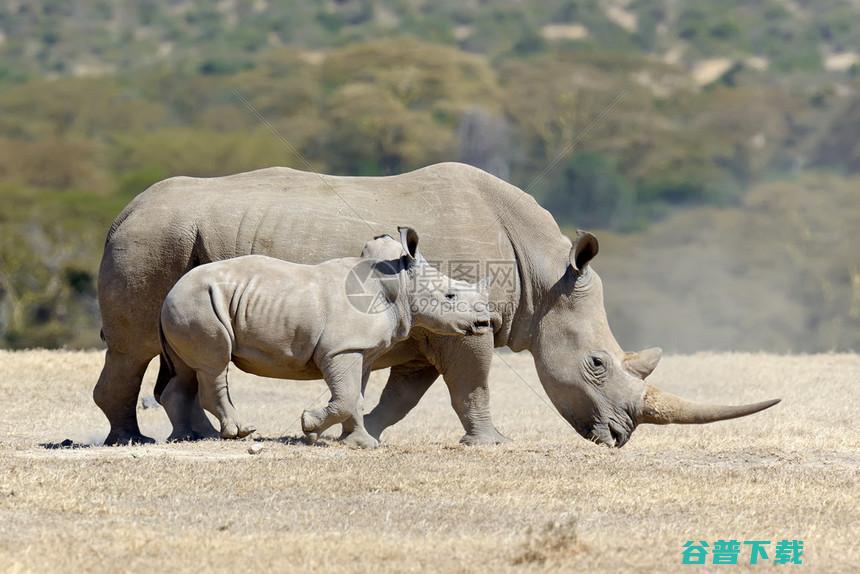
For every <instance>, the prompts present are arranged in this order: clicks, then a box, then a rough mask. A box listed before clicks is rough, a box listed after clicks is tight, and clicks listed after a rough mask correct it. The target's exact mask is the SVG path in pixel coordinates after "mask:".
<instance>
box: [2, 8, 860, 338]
mask: <svg viewBox="0 0 860 574" xmlns="http://www.w3.org/2000/svg"><path fill="white" fill-rule="evenodd" d="M858 16H860V9H858V6H857V5H856V3H850V2H846V1H843V0H821V1H819V2H816V3H814V4H813V3H812V2H806V1H794V2H784V1H781V0H762V1H759V2H735V1H732V2H730V3H729V4H719V5H717V4H715V3H713V2H706V1H705V0H691V1H688V2H683V3H678V2H673V1H669V0H617V1H611V2H598V1H597V0H550V1H547V2H540V3H524V2H520V1H516V0H502V1H498V2H492V3H489V2H482V1H479V0H465V1H463V0H442V1H437V2H428V1H423V0H327V1H324V2H314V3H310V2H297V1H287V2H273V1H271V0H217V1H216V0H201V1H196V2H191V1H188V0H170V1H165V2H156V1H149V0H147V1H141V2H134V3H131V2H128V3H126V2H122V3H119V2H110V1H109V0H77V1H75V2H67V1H64V0H31V1H23V0H9V1H7V2H4V3H3V4H2V5H0V201H2V204H3V206H4V207H3V209H2V210H0V347H3V346H7V347H25V346H34V345H38V346H47V347H55V346H62V345H68V346H73V347H78V346H93V345H98V344H99V339H98V325H99V320H98V313H97V303H96V299H95V277H96V276H97V268H98V260H99V257H100V255H101V248H102V242H103V238H104V233H105V231H106V229H107V228H108V226H109V225H110V222H111V220H112V218H113V217H114V216H115V215H116V214H117V213H118V212H119V210H120V209H121V208H122V206H123V205H124V204H125V203H126V202H127V201H129V200H130V199H131V198H132V197H133V196H134V195H135V194H137V193H140V192H141V191H143V190H144V189H146V187H147V186H148V185H150V184H152V183H154V182H155V181H158V180H160V179H163V178H165V177H169V176H171V175H180V174H181V175H194V176H213V175H221V174H227V173H235V172H239V171H245V170H250V169H255V168H259V167H267V166H271V165H287V166H292V167H298V168H302V169H304V168H307V167H308V166H310V168H311V169H315V170H319V171H325V172H328V173H339V174H359V175H376V174H391V173H398V172H402V171H407V170H410V169H414V168H417V167H421V166H423V165H427V164H429V163H433V162H437V161H445V160H459V161H465V162H467V163H471V164H473V165H476V166H478V167H481V168H483V169H486V170H487V171H490V172H491V173H494V174H496V175H499V176H500V177H503V178H505V179H507V180H509V181H511V182H513V183H515V184H517V185H519V186H520V187H522V188H523V189H526V190H527V191H528V192H529V193H532V194H533V195H535V197H536V198H537V199H538V200H539V201H540V202H541V203H542V204H543V205H545V206H546V207H547V208H548V209H550V210H551V211H552V212H553V214H554V215H555V216H556V218H557V219H558V220H559V222H560V223H562V225H567V226H580V227H589V228H595V229H602V230H610V231H612V232H615V233H620V234H621V235H619V236H618V239H617V241H619V244H618V245H619V247H617V248H612V249H606V248H604V249H603V250H602V254H601V258H602V259H606V261H607V262H606V264H605V265H606V266H607V271H608V273H609V275H610V276H609V277H608V278H607V284H610V285H611V281H612V280H613V273H614V272H613V271H612V269H613V265H614V264H613V261H614V259H613V258H618V259H617V260H619V261H620V260H626V259H627V258H628V257H630V251H629V250H630V249H631V248H632V247H635V246H636V245H638V244H639V243H640V242H643V241H646V240H647V239H648V238H650V237H651V234H653V233H657V231H656V230H665V229H666V226H670V227H672V228H673V229H674V228H675V227H678V228H679V229H681V228H682V227H683V226H684V225H687V223H684V222H686V221H687V220H686V219H684V218H685V217H691V218H692V217H703V218H705V219H702V220H701V221H699V222H698V224H697V226H694V227H693V228H691V229H690V230H689V234H690V235H689V236H686V235H685V236H683V237H682V238H681V239H678V241H681V242H682V243H684V245H687V246H691V245H696V244H697V241H698V240H697V239H696V237H701V238H704V237H711V234H712V233H714V231H713V230H714V229H720V228H721V227H720V226H721V225H723V224H724V219H731V218H733V217H739V218H740V217H747V216H748V215H749V212H750V210H751V209H752V208H751V207H750V206H751V205H756V206H757V207H756V208H755V209H756V210H759V211H760V212H761V218H762V221H765V222H767V223H768V225H763V224H762V223H761V222H758V223H757V225H755V226H753V227H754V229H761V230H762V231H761V233H764V231H763V230H764V229H765V228H768V229H769V227H768V226H776V227H777V228H778V229H783V227H780V226H785V227H786V228H793V227H792V226H794V225H795V224H796V222H795V221H794V220H792V219H790V217H794V215H791V216H790V214H789V213H788V212H787V211H784V210H783V211H780V210H779V209H777V207H778V206H780V205H782V204H781V203H780V201H781V200H779V199H778V198H779V197H782V196H783V195H784V196H785V197H797V198H798V199H797V201H798V202H805V203H804V208H803V209H804V213H803V215H804V216H812V215H811V214H809V213H806V212H807V211H809V210H813V211H814V210H816V209H818V207H817V206H818V205H819V204H820V205H821V213H822V214H823V213H827V214H828V215H827V217H831V216H832V217H835V218H837V219H838V218H839V217H843V216H844V215H845V213H844V212H843V211H842V210H840V209H838V208H837V207H835V206H836V203H835V202H836V201H837V199H838V201H839V202H848V203H849V204H851V205H852V206H853V205H856V204H857V203H858V198H857V196H856V193H857V191H856V190H857V187H856V184H857V180H856V179H852V177H853V176H852V174H856V173H857V172H860V145H858V143H857V142H858V139H857V137H856V134H857V133H858V132H860V95H858V93H860V67H858V62H860V56H858V55H857V54H855V53H854V52H853V51H852V50H853V49H858V47H860V18H858ZM261 118H264V120H265V121H263V120H262V119H261ZM283 140H286V141H287V142H289V144H286V143H284V141H283ZM298 154H300V155H298ZM813 170H817V171H813ZM825 170H826V171H825ZM809 174H819V175H820V177H822V178H826V180H827V182H828V184H827V185H828V186H829V187H828V189H830V188H832V189H840V190H843V191H842V192H840V193H835V192H834V193H825V192H823V191H821V189H822V188H821V187H820V186H819V185H817V181H818V179H817V178H818V177H819V175H816V176H812V175H809ZM775 182H776V183H775ZM774 186H775V187H774ZM761 190H768V191H767V192H765V191H761ZM852 190H854V191H852ZM757 193H761V194H766V195H768V194H769V195H768V197H770V195H773V196H774V197H775V198H776V199H773V200H772V201H770V202H765V203H763V204H756V203H754V202H753V203H750V202H752V201H753V198H754V197H756V194H757ZM852 201H853V203H851V202H852ZM702 214H709V215H707V217H706V216H705V215H702ZM730 214H731V215H730ZM768 218H772V219H768ZM679 226H680V227H679ZM816 229H817V228H816ZM772 232H773V230H769V231H768V233H772ZM663 233H665V235H664V237H667V238H669V237H672V238H673V239H672V240H671V241H675V239H674V237H675V236H673V235H672V234H671V233H669V232H668V231H664V232H663ZM696 233H699V234H700V235H698V236H696V235H695V234H696ZM756 233H758V232H756ZM816 233H817V231H816ZM846 233H849V234H850V233H851V228H850V227H846ZM694 236H695V237H694ZM754 236H755V237H756V238H757V239H760V238H758V235H754ZM777 236H779V235H777ZM844 239H847V237H843V240H844ZM612 241H615V239H612ZM665 241H666V244H665V245H662V246H661V247H660V249H665V250H668V251H669V252H671V249H670V247H669V246H668V244H669V243H671V241H670V240H669V239H666V240H665ZM773 249H777V250H778V249H782V247H779V246H778V245H777V243H776V242H775V241H773V240H772V239H770V238H768V239H767V240H766V241H754V242H751V243H749V244H747V246H746V247H745V248H741V249H740V251H739V253H738V254H737V256H738V262H741V261H747V260H752V259H753V258H754V257H757V255H756V253H758V250H763V251H761V252H762V253H765V252H766V253H770V251H767V250H773ZM779 257H780V256H774V257H769V258H768V257H765V258H764V260H763V261H761V262H759V265H760V268H759V269H760V271H759V273H760V274H761V275H762V276H763V277H764V276H768V277H769V276H770V275H768V274H769V273H771V271H773V273H778V272H777V271H775V269H777V267H778V266H777V264H776V262H777V261H779V260H780V259H779ZM818 257H819V258H822V259H823V260H827V261H830V262H831V263H827V264H826V265H824V264H823V263H822V264H823V265H824V267H821V268H820V269H819V268H816V269H819V271H821V272H822V273H824V274H825V275H826V277H827V279H826V281H827V282H828V283H827V284H828V285H831V286H833V287H832V297H834V299H832V300H830V299H826V298H825V299H821V301H823V302H821V301H818V300H817V299H815V297H817V296H818V295H815V296H813V295H810V293H813V292H815V290H814V289H813V288H812V287H809V288H808V289H807V290H805V291H804V290H802V289H801V290H798V289H800V288H799V287H797V288H796V289H795V286H796V283H790V285H792V289H784V288H783V289H782V290H781V291H780V296H782V297H787V298H788V299H787V301H790V302H791V303H792V305H794V304H798V305H800V304H801V303H802V305H801V306H800V307H798V309H801V308H802V309H804V314H803V316H807V315H809V314H810V313H811V314H812V315H814V316H815V319H814V320H813V319H810V320H809V321H810V322H809V323H807V327H808V328H809V330H808V332H805V333H803V334H801V333H800V332H795V331H790V330H786V329H784V328H782V326H780V325H779V324H778V321H777V322H774V323H773V324H766V325H762V326H761V327H760V328H752V327H751V326H750V327H749V329H748V331H745V332H748V333H749V337H750V339H749V340H748V341H746V340H744V339H737V338H736V340H737V341H738V345H739V346H743V347H744V348H758V347H761V348H767V349H775V350H778V349H787V348H792V349H795V350H813V349H816V350H817V349H825V348H831V347H832V348H860V331H858V330H857V329H856V324H855V323H852V322H851V321H852V320H853V319H851V320H849V319H848V318H846V319H845V320H844V321H842V322H841V323H840V322H839V321H838V320H836V319H835V317H838V316H840V315H839V314H840V313H842V311H844V309H842V307H840V306H839V305H841V303H838V304H837V303H836V302H835V301H842V300H843V299H844V297H845V296H847V295H845V293H846V292H845V291H841V290H840V289H842V288H843V287H844V281H843V280H844V278H845V277H846V275H845V273H849V272H848V271H845V270H846V269H853V268H854V267H857V268H860V263H858V256H857V255H855V254H853V253H852V252H851V251H850V250H848V251H846V250H840V249H836V250H833V249H828V250H826V251H825V252H824V253H818ZM721 263H725V264H726V265H728V268H729V269H736V268H737V267H736V265H739V264H740V263H732V264H729V263H726V262H725V261H722V260H721ZM733 265H735V266H733ZM828 265H829V266H828ZM852 266H854V267H852ZM632 268H633V267H631V269H632ZM837 269H838V270H839V271H836V270H837ZM840 273H841V275H840ZM850 273H855V275H856V272H854V271H851V272H850ZM850 273H849V274H850ZM855 275H851V277H855ZM666 276H668V277H674V276H675V275H673V274H668V275H663V277H666ZM705 276H707V274H705V275H702V278H701V279H699V281H700V282H702V281H705V279H704V277H705ZM773 276H774V277H775V276H778V275H773ZM637 277H638V279H636V282H635V283H632V282H633V281H634V278H633V277H627V278H626V279H625V281H626V284H628V285H629V284H636V285H638V284H640V283H642V282H645V281H652V283H651V284H652V285H657V284H661V283H660V281H657V279H655V278H652V277H650V276H649V275H648V274H647V273H644V274H643V275H641V276H637ZM857 277H858V278H857V279H856V281H857V283H856V287H855V288H856V289H860V276H857ZM679 280H680V279H679ZM853 280H854V279H852V281H853ZM822 281H825V279H822ZM840 281H843V282H840ZM622 284H624V283H622ZM683 284H684V285H685V286H686V287H688V288H689V289H690V290H691V291H692V290H696V289H698V287H699V285H700V284H699V283H695V280H694V278H693V277H688V278H685V279H683ZM852 285H854V283H852ZM781 286H782V287H784V284H782V283H778V284H774V285H773V287H774V288H775V289H779V288H780V287H781ZM838 286H841V287H838ZM665 287H666V292H667V293H672V292H673V291H672V286H671V285H666V286H665ZM823 292H824V291H821V293H823ZM610 293H611V292H610ZM815 293H818V292H815ZM819 295H820V293H819ZM822 297H823V295H822ZM850 297H856V298H857V301H860V294H856V293H855V294H854V295H851V296H850ZM850 297H849V298H850ZM609 298H610V302H612V301H613V295H610V297H609ZM716 300H717V301H722V299H716ZM614 301H616V302H618V301H625V298H624V297H621V296H619V295H618V294H617V293H616V295H615V299H614ZM828 301H829V302H828ZM856 304H857V305H860V303H856ZM705 307H707V305H705V306H703V307H702V308H705ZM656 308H659V307H655V309H656ZM691 308H692V307H691ZM766 308H767V307H766V306H763V307H762V309H766ZM789 308H793V307H790V306H789V307H786V309H789ZM851 309H853V307H852V308H851ZM858 309H860V307H858ZM628 312H629V313H635V306H633V307H631V309H630V310H629V311H628ZM762 312H764V311H762ZM850 312H852V313H853V312H855V311H850ZM612 313H613V320H614V321H615V322H617V323H618V324H619V325H620V326H619V329H620V330H621V337H622V339H623V338H624V336H625V333H626V334H630V335H631V337H634V338H635V336H636V335H635V333H639V332H643V333H645V334H650V333H652V332H653V331H649V330H648V329H645V328H644V327H642V326H641V325H639V324H638V323H636V324H634V322H633V320H632V319H625V318H624V317H625V316H624V315H623V314H622V315H621V316H620V317H621V318H620V319H617V320H616V319H615V317H616V316H617V315H618V313H621V311H618V312H616V311H612ZM773 313H774V314H776V311H775V310H774V311H773ZM856 313H858V314H860V311H856ZM646 315H647V314H646ZM670 316H671V315H667V317H670ZM750 316H751V317H753V316H755V317H758V316H759V315H758V314H752V315H750ZM726 317H734V315H733V314H732V313H730V312H728V311H727V315H726ZM735 319H737V318H735ZM735 319H732V320H735ZM726 320H728V319H726ZM739 320H740V319H738V321H739ZM768 320H769V319H768ZM816 321H817V322H816ZM654 324H660V323H659V321H657V322H656V323H654ZM732 324H733V325H738V324H744V325H747V323H745V322H744V321H741V322H740V323H738V322H735V323H732ZM637 325H639V326H637ZM822 325H826V329H825V328H824V327H822ZM813 327H814V329H813ZM667 328H668V326H667ZM643 329H644V331H643ZM726 329H729V328H728V327H727V328H726ZM852 329H853V331H852ZM824 330H826V331H827V332H826V333H825V332H824ZM681 332H683V329H682V330H680V331H678V333H681ZM715 332H716V331H715ZM726 332H728V331H726ZM852 332H853V333H854V334H852ZM757 333H760V335H757ZM775 333H782V335H784V336H782V335H780V336H777V335H776V334H775ZM672 340H673V341H674V340H675V339H672ZM694 340H696V339H695V338H693V337H686V338H682V339H677V348H684V349H688V346H685V345H686V343H685V342H689V341H694ZM726 340H728V339H721V338H719V337H715V338H714V339H713V340H711V339H703V340H702V344H708V345H722V344H723V342H725V341H726ZM740 341H745V342H743V343H741V342H740ZM660 344H663V345H664V346H666V347H667V348H673V347H672V346H671V345H670V344H669V343H660Z"/></svg>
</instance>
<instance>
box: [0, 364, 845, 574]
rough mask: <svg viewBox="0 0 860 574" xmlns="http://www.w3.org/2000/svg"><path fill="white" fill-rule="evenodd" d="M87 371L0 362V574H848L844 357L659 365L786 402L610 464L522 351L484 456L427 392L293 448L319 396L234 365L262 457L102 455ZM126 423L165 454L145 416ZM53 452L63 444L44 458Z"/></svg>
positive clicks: (235, 384) (196, 449)
mask: <svg viewBox="0 0 860 574" xmlns="http://www.w3.org/2000/svg"><path fill="white" fill-rule="evenodd" d="M506 363H507V364H506ZM100 365H101V353H99V352H48V351H26V352H18V353H7V352H3V353H0V572H45V571H64V572H81V571H96V572H99V571H101V572H114V571H130V572H157V571H168V570H170V571H177V572H184V571H188V572H192V571H193V572H199V571H205V570H215V571H233V572H237V571H241V572H250V571H267V572H269V571H273V572H274V571H278V572H303V571H314V572H333V571H341V572H344V571H359V572H389V571H390V572H408V571H415V572H417V571H442V572H508V571H509V572H520V571H522V572H532V571H544V570H549V571H568V572H571V571H576V572H621V571H631V572H675V571H679V572H686V571H690V572H692V571H701V568H700V567H694V566H682V565H681V563H680V557H681V545H682V544H683V542H684V541H686V540H687V539H696V540H700V539H701V540H707V541H711V542H713V541H714V540H717V539H721V538H724V539H731V538H735V539H739V540H741V541H743V540H747V539H750V540H751V539H759V540H761V539H764V540H772V541H774V542H775V541H777V540H780V539H783V538H786V539H802V540H804V541H805V544H806V554H805V556H804V564H803V565H802V566H778V567H777V566H773V565H772V564H769V563H768V564H764V565H757V566H753V567H750V566H748V565H746V562H747V553H746V551H742V553H741V558H740V560H739V562H740V565H739V566H719V567H713V566H709V567H708V568H709V569H710V570H718V571H725V572H738V571H745V570H752V571H757V570H763V571H773V570H774V569H777V570H779V569H781V568H784V569H786V570H792V571H798V572H801V571H803V572H807V571H808V572H812V571H815V572H828V573H830V572H857V571H858V566H857V564H858V560H860V551H858V536H860V489H858V482H860V430H858V424H857V421H858V417H860V405H858V401H857V399H858V385H860V357H858V356H856V355H819V356H789V357H779V356H772V355H738V354H698V355H693V356H676V357H668V358H666V359H664V361H663V363H662V364H661V365H660V367H659V368H658V369H657V371H656V372H655V374H654V375H653V380H654V382H655V383H656V384H658V385H660V386H662V387H663V388H665V389H666V390H670V391H673V392H676V393H678V394H683V395H685V396H688V397H690V398H694V399H701V400H713V401H726V402H735V401H754V400H759V399H766V398H771V397H775V396H781V397H782V398H783V399H784V400H783V403H782V404H780V405H778V406H777V407H775V408H773V409H771V410H769V411H766V412H764V413H761V414H758V415H755V416H752V417H749V418H745V419H742V420H737V421H729V422H723V423H717V424H714V425H707V426H703V427H681V426H676V427H653V426H651V427H642V428H640V429H639V430H637V432H636V433H635V434H634V436H633V439H632V440H631V442H630V443H629V444H628V445H627V446H626V447H624V448H623V449H620V450H610V449H607V448H603V447H598V446H595V445H593V444H590V443H588V442H586V441H585V440H583V439H581V438H579V437H578V436H577V435H576V434H575V433H574V432H573V430H572V429H570V428H569V427H568V426H567V425H566V424H565V423H564V422H563V421H561V420H560V419H559V417H558V416H556V414H555V413H554V411H553V410H551V409H550V407H548V405H547V403H546V402H545V401H546V398H545V396H544V394H543V391H542V390H541V389H540V385H539V383H538V381H537V377H536V375H535V372H534V368H533V366H532V362H531V358H530V357H529V356H528V355H526V354H523V355H510V354H508V355H503V356H502V357H501V358H497V360H496V363H495V366H494V371H493V374H492V380H493V387H492V391H493V410H494V414H495V417H496V422H497V425H498V426H499V428H500V429H501V430H502V432H504V433H505V434H507V435H508V436H509V437H511V438H512V439H513V442H511V443H510V444H505V445H502V446H498V447H479V448H468V447H462V446H460V445H458V444H457V440H458V438H459V437H460V434H461V429H460V426H459V423H458V422H457V420H456V417H455V415H454V413H453V411H452V410H451V408H450V406H449V405H448V398H447V392H446V389H445V387H444V385H443V384H441V383H437V384H436V385H434V387H433V388H432V389H431V391H430V392H429V393H428V395H427V397H425V399H424V400H423V401H422V402H421V404H420V405H419V406H418V408H417V409H416V410H415V411H413V412H412V413H411V414H410V415H409V416H408V417H407V418H406V419H405V420H404V421H402V422H401V423H400V424H399V425H397V426H396V427H394V428H392V429H389V431H388V432H387V434H386V435H385V436H384V438H385V443H384V446H383V447H382V448H380V449H378V450H376V451H372V452H366V451H354V450H349V449H347V448H344V447H342V446H340V445H338V444H336V443H334V442H333V441H331V440H328V441H325V443H326V444H323V445H321V446H313V447H311V446H306V445H304V444H300V443H298V442H297V440H296V438H297V437H298V435H299V414H300V412H301V411H302V409H304V408H305V407H307V406H309V405H310V404H313V403H319V402H322V401H323V400H324V398H325V397H326V396H327V395H324V396H321V394H322V393H323V391H324V384H323V383H322V382H295V383H294V382H285V381H272V380H265V379H258V378H255V377H251V376H248V375H244V374H242V373H239V372H238V370H231V373H232V389H233V396H234V399H235V401H236V404H237V406H238V408H239V409H240V411H242V412H243V413H244V414H245V415H246V419H247V420H248V421H249V422H251V423H253V424H256V426H257V428H258V429H259V437H258V438H257V440H258V441H259V443H260V444H261V445H262V446H263V450H262V452H261V453H259V454H249V453H248V446H249V445H250V444H251V441H247V440H246V441H239V442H219V441H205V442H201V443H197V444H164V443H163V442H162V443H159V444H157V445H155V446H146V447H119V448H107V447H101V446H98V443H99V441H100V440H101V439H102V438H103V437H104V436H105V434H106V432H107V423H106V421H105V420H104V418H103V417H102V415H101V413H100V411H98V409H97V408H96V406H95V405H94V404H93V402H92V400H91V397H90V393H91V389H92V386H93V383H94V381H95V378H96V376H97V374H98V371H99V368H100ZM514 371H516V372H514ZM518 375H519V376H518ZM153 377H154V372H153V369H150V372H149V373H148V376H147V382H146V383H145V385H144V392H143V395H144V396H150V395H151V393H152V384H153ZM383 377H384V373H377V374H375V375H374V377H373V379H372V380H371V384H370V391H369V401H370V403H371V404H372V403H374V402H375V400H376V398H377V397H378V394H379V392H380V389H381V386H382V383H383V381H384V378H383ZM520 377H522V379H521V378H520ZM527 384H528V385H529V386H531V388H532V389H533V390H529V388H527V386H526V385H527ZM139 415H140V419H141V425H142V428H143V430H144V432H146V433H147V434H150V435H151V436H155V437H156V438H158V439H161V440H163V439H164V437H165V436H166V435H167V433H168V426H167V418H166V416H165V415H164V413H163V411H161V409H160V408H149V409H143V408H141V410H140V411H139ZM64 439H71V440H72V441H74V443H75V445H76V447H75V448H59V449H52V448H46V446H45V445H46V443H60V442H62V441H63V440H64ZM772 548H773V547H771V549H772ZM780 571H781V570H780Z"/></svg>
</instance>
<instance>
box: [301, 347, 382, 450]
mask: <svg viewBox="0 0 860 574" xmlns="http://www.w3.org/2000/svg"><path fill="white" fill-rule="evenodd" d="M363 362H364V361H363V358H362V355H361V354H360V353H344V354H341V355H337V356H335V357H332V358H331V359H330V360H329V361H328V362H327V364H325V365H321V370H322V372H323V376H324V377H325V380H326V383H327V384H328V387H329V390H330V391H331V399H329V402H328V404H327V405H326V406H325V407H323V408H321V409H308V410H306V411H305V412H303V413H302V431H304V433H305V435H306V436H307V437H308V440H309V441H311V442H315V441H316V440H317V438H319V435H321V434H322V433H323V432H325V430H326V429H327V428H329V427H330V426H332V425H336V424H338V423H343V424H344V435H342V436H341V438H342V440H343V442H344V443H345V444H347V445H349V446H353V447H358V448H376V447H377V446H379V441H377V440H376V439H375V438H373V437H372V436H370V434H368V432H367V430H365V428H364V415H363V413H362V394H363V393H362V390H363V388H364V385H365V384H367V378H368V376H369V374H370V373H369V370H368V371H367V372H365V370H364V368H363Z"/></svg>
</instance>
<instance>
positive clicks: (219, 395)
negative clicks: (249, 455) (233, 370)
mask: <svg viewBox="0 0 860 574" xmlns="http://www.w3.org/2000/svg"><path fill="white" fill-rule="evenodd" d="M197 388H198V391H199V394H200V403H201V404H202V405H203V407H204V408H205V409H206V410H207V411H209V412H210V413H212V414H213V415H215V417H217V418H218V420H219V421H220V423H221V438H244V437H246V436H248V435H249V434H251V433H252V432H254V431H256V430H257V429H256V428H255V427H252V426H249V425H245V424H243V423H242V422H241V421H240V419H239V413H238V411H236V407H235V406H233V401H232V400H230V392H229V389H228V386H227V368H226V367H225V368H224V369H223V370H222V371H221V372H220V373H214V372H210V371H204V370H200V371H197Z"/></svg>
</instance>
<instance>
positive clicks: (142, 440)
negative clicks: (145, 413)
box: [104, 430, 155, 446]
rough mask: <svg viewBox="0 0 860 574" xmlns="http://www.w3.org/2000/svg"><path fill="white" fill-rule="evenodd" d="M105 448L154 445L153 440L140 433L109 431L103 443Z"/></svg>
mask: <svg viewBox="0 0 860 574" xmlns="http://www.w3.org/2000/svg"><path fill="white" fill-rule="evenodd" d="M104 444H105V446H121V445H133V444H155V439H152V438H149V437H148V436H145V435H143V434H141V433H140V432H125V431H113V430H111V431H110V434H108V436H107V438H106V439H105V442H104Z"/></svg>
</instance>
